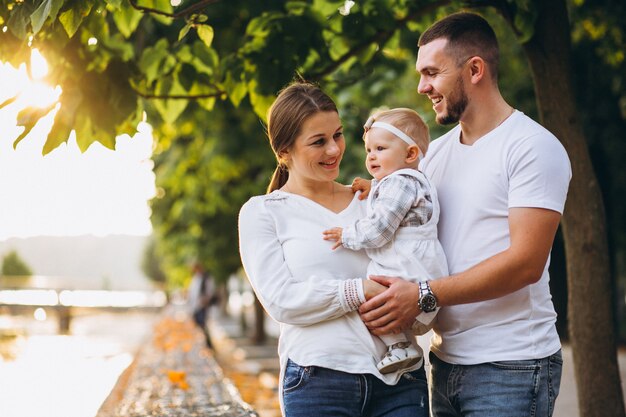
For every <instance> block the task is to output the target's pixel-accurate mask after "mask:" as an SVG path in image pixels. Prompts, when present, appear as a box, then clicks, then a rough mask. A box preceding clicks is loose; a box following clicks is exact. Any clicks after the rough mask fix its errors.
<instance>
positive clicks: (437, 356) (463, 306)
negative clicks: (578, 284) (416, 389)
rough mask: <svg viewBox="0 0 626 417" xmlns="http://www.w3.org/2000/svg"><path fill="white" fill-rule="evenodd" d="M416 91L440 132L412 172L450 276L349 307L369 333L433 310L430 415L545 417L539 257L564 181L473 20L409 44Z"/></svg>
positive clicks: (398, 283) (463, 18)
mask: <svg viewBox="0 0 626 417" xmlns="http://www.w3.org/2000/svg"><path fill="white" fill-rule="evenodd" d="M418 45H419V51H418V57H417V64H416V69H417V71H418V73H419V74H420V82H419V86H418V92H419V93H421V94H425V95H427V96H428V98H429V99H430V100H431V101H432V103H433V110H434V111H435V114H436V120H437V122H438V123H440V124H456V123H458V124H457V125H456V126H455V127H454V128H453V129H452V130H451V131H449V132H448V133H447V134H445V135H443V136H442V137H441V138H439V139H438V140H436V141H434V142H433V143H432V144H431V146H430V149H429V151H428V154H427V156H426V158H425V159H424V161H423V162H422V164H421V165H420V168H421V169H422V170H423V171H424V172H425V173H426V174H427V175H428V176H429V177H430V178H431V180H432V182H433V184H434V185H435V186H436V188H437V190H438V194H439V202H440V205H441V217H440V222H439V227H438V230H439V239H440V241H441V243H442V245H443V248H444V252H445V253H446V256H447V258H448V264H449V270H450V276H448V277H443V278H440V279H437V280H434V281H430V282H429V283H428V285H420V286H419V287H418V285H417V284H412V283H409V282H407V281H404V280H402V279H400V278H396V277H373V278H374V279H375V280H376V281H378V282H380V283H382V284H384V285H386V286H388V287H389V288H388V289H387V290H386V291H385V292H383V293H382V294H380V295H378V296H376V297H374V298H372V299H371V300H369V301H367V302H366V303H364V304H363V305H362V306H361V309H360V312H361V315H362V318H363V320H364V321H365V323H366V324H367V325H368V327H369V328H370V329H371V330H372V331H373V332H374V333H375V334H384V333H386V332H389V331H398V330H400V329H404V328H407V327H409V326H410V324H411V323H412V322H413V321H414V320H415V316H416V315H417V314H418V313H420V312H421V311H432V310H434V309H435V308H436V307H438V306H440V307H442V308H441V310H440V312H439V315H438V318H437V323H436V324H435V327H434V337H433V339H432V345H431V355H430V359H431V380H430V385H431V386H430V396H431V414H432V415H433V416H435V417H440V416H472V417H474V416H476V417H489V416H497V417H506V416H511V417H521V416H531V415H532V416H551V415H552V412H553V409H554V401H555V398H556V396H557V395H558V391H559V385H560V379H561V367H562V359H561V350H560V347H561V346H560V341H559V338H558V335H557V332H556V328H555V322H556V313H555V311H554V307H553V305H552V300H551V295H550V290H549V286H548V281H549V276H548V265H549V255H550V249H551V247H552V243H553V240H554V235H555V233H556V230H557V227H558V224H559V220H560V217H561V214H562V211H563V208H564V205H565V198H566V195H567V188H568V185H569V180H570V177H571V169H570V165H569V159H568V157H567V154H566V152H565V150H564V148H563V147H562V146H561V144H560V143H559V141H558V140H557V139H556V138H555V137H554V136H553V135H552V134H551V133H550V132H548V131H547V130H546V129H544V128H543V127H541V126H540V125H539V124H537V123H535V122H534V121H532V120H531V119H530V118H528V117H526V116H525V115H524V114H523V113H521V112H519V111H517V110H515V109H513V108H512V107H511V106H510V105H509V104H507V103H506V101H505V100H504V99H503V98H502V96H501V94H500V91H499V88H498V83H497V67H498V55H499V50H498V44H497V40H496V37H495V34H494V32H493V30H492V28H491V27H490V26H489V24H488V23H487V22H486V21H485V20H484V19H483V18H482V17H480V16H478V15H476V14H473V13H456V14H453V15H450V16H448V17H446V18H444V19H442V20H440V21H438V22H436V23H435V24H433V25H432V26H431V27H430V28H429V29H428V30H427V31H425V32H424V33H423V34H422V36H421V37H420V40H419V44H418Z"/></svg>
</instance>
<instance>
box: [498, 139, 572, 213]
mask: <svg viewBox="0 0 626 417" xmlns="http://www.w3.org/2000/svg"><path fill="white" fill-rule="evenodd" d="M509 158H511V161H510V163H509V164H507V166H508V167H509V170H510V172H509V173H508V174H509V208H513V207H537V208H545V209H549V210H554V211H557V212H559V213H561V214H562V213H563V208H564V205H565V199H566V196H567V189H568V185H569V181H570V179H571V176H572V171H571V166H570V162H569V158H568V156H567V153H566V151H565V149H564V148H563V145H561V143H560V142H559V141H558V140H557V139H556V138H555V137H553V136H551V134H550V133H548V132H545V133H538V134H535V135H532V136H530V137H527V138H525V139H524V140H523V141H520V142H519V143H517V144H516V145H515V146H514V147H513V149H511V152H510V154H509Z"/></svg>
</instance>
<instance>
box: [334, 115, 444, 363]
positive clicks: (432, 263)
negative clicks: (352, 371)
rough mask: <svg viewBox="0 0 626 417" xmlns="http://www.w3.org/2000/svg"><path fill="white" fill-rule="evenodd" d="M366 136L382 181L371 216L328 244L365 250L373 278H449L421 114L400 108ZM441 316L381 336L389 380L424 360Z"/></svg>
mask: <svg viewBox="0 0 626 417" xmlns="http://www.w3.org/2000/svg"><path fill="white" fill-rule="evenodd" d="M364 128H365V134H364V136H363V139H364V140H365V149H366V152H367V157H366V158H365V164H366V166H367V171H368V172H369V173H370V174H371V175H372V177H374V180H372V184H371V187H372V190H371V191H370V193H369V197H368V201H367V216H366V217H363V218H361V219H358V220H356V222H353V223H352V224H350V225H348V226H346V227H344V228H341V227H335V228H332V229H329V230H326V231H324V239H326V240H333V241H335V242H336V244H335V245H334V246H333V249H336V248H338V247H340V246H343V247H344V248H348V249H352V250H360V249H365V250H366V252H367V255H368V256H369V258H370V263H369V266H368V268H367V275H368V276H369V275H390V276H401V277H403V278H404V279H408V280H410V281H413V282H419V281H425V280H427V279H436V278H439V277H442V276H445V275H448V265H447V263H446V257H445V255H444V253H443V248H442V247H441V244H440V243H439V240H438V239H437V222H438V220H439V202H438V201H437V192H436V190H435V188H434V187H432V186H431V184H430V181H429V180H428V178H427V177H426V176H425V175H424V174H423V173H422V172H420V171H419V170H418V169H417V167H418V163H419V161H420V160H421V159H422V157H423V156H424V155H425V154H426V152H427V150H428V144H429V141H430V136H429V134H428V126H426V123H424V121H423V120H422V118H421V117H420V116H419V114H417V112H416V111H415V110H411V109H405V108H396V109H391V110H386V111H381V112H378V113H376V114H374V115H373V116H371V117H370V118H369V119H368V121H367V123H366V124H365V126H364ZM436 314H437V309H435V308H433V309H432V310H431V311H428V312H426V311H424V312H423V313H422V314H420V315H419V316H418V317H417V319H416V322H415V324H414V325H413V327H412V329H410V331H409V332H400V333H395V334H394V333H389V334H384V335H381V336H380V338H381V339H382V340H383V342H385V344H386V345H387V352H386V353H385V355H384V356H383V357H382V359H381V360H380V362H378V364H377V367H378V370H379V371H380V372H381V373H383V374H385V373H389V372H394V371H397V370H399V371H402V370H404V369H407V368H410V367H411V366H413V365H415V364H417V363H420V362H421V361H422V360H423V357H424V352H423V351H422V349H421V348H420V347H419V345H417V344H416V343H414V341H415V335H416V334H417V335H421V334H425V333H427V332H428V331H429V330H430V329H431V328H432V324H433V320H434V319H435V315H436Z"/></svg>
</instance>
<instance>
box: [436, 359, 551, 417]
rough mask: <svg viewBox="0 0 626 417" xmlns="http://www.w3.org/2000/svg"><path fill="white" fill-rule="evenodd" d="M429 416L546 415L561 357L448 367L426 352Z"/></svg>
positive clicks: (501, 416) (523, 416)
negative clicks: (429, 399)
mask: <svg viewBox="0 0 626 417" xmlns="http://www.w3.org/2000/svg"><path fill="white" fill-rule="evenodd" d="M430 364H431V371H430V396H431V414H432V416H433V417H453V416H454V417H458V416H463V417H535V416H537V417H549V416H552V413H553V411H554V401H555V400H556V397H557V395H558V394H559V387H560V385H561V371H562V368H563V358H562V356H561V351H560V350H559V351H558V352H557V353H555V354H554V355H552V356H548V357H547V358H542V359H533V360H522V361H503V362H490V363H483V364H479V365H452V364H449V363H446V362H444V361H442V360H440V359H439V358H437V356H435V355H434V354H433V353H432V352H431V353H430Z"/></svg>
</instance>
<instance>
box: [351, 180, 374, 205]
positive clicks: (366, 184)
mask: <svg viewBox="0 0 626 417" xmlns="http://www.w3.org/2000/svg"><path fill="white" fill-rule="evenodd" d="M371 188H372V181H370V180H366V179H365V178H361V177H356V178H355V179H354V180H353V181H352V192H353V193H356V192H357V191H360V192H361V195H360V196H359V200H365V199H366V198H367V196H368V194H369V193H370V189H371Z"/></svg>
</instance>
